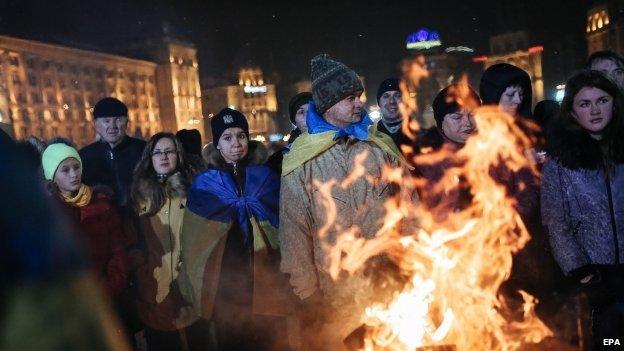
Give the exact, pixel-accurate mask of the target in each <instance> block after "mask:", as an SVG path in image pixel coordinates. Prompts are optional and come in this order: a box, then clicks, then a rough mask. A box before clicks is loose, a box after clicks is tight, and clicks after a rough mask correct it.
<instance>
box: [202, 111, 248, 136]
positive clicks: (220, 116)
mask: <svg viewBox="0 0 624 351" xmlns="http://www.w3.org/2000/svg"><path fill="white" fill-rule="evenodd" d="M235 127H238V128H240V129H242V130H243V131H244V132H245V134H247V137H248V138H249V124H247V118H245V116H244V115H243V114H242V113H240V112H238V111H236V110H232V109H231V108H227V107H226V108H224V109H223V110H221V112H219V113H217V115H216V116H214V117H212V119H211V120H210V128H211V129H212V143H213V144H215V145H216V144H217V143H219V138H221V134H223V132H225V130H226V129H228V128H235Z"/></svg>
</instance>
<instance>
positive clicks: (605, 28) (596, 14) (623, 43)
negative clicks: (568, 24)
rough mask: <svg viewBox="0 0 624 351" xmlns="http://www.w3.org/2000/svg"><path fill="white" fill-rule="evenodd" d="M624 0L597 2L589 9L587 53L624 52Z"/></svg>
mask: <svg viewBox="0 0 624 351" xmlns="http://www.w3.org/2000/svg"><path fill="white" fill-rule="evenodd" d="M623 9H624V1H623V0H611V1H605V2H601V3H598V4H596V5H595V6H593V7H591V8H590V9H589V10H588V11H587V24H586V27H585V38H586V39H587V53H588V55H591V54H592V53H593V52H596V51H601V50H611V51H615V52H617V53H619V54H620V55H621V54H623V53H624V18H623V17H622V12H623Z"/></svg>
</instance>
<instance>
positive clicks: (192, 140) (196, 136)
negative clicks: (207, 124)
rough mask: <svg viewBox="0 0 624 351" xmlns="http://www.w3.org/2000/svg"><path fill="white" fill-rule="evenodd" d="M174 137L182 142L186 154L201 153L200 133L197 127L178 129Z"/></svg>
mask: <svg viewBox="0 0 624 351" xmlns="http://www.w3.org/2000/svg"><path fill="white" fill-rule="evenodd" d="M176 137H178V140H180V142H181V143H182V147H184V151H185V152H186V153H187V154H192V155H201V146H202V145H201V134H200V133H199V130H197V129H182V130H178V132H177V133H176Z"/></svg>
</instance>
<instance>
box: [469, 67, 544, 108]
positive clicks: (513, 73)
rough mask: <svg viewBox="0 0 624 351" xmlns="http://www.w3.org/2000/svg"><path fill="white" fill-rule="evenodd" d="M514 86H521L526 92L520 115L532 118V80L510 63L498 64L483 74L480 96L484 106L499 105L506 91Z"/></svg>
mask: <svg viewBox="0 0 624 351" xmlns="http://www.w3.org/2000/svg"><path fill="white" fill-rule="evenodd" d="M512 85H520V86H521V87H522V90H523V92H524V98H523V99H522V104H521V105H520V106H519V108H518V113H519V114H520V115H521V116H523V117H530V116H531V104H532V103H533V88H532V86H531V78H530V77H529V75H528V73H526V72H525V71H524V70H522V69H520V68H518V67H516V66H514V65H510V64H508V63H498V64H495V65H493V66H490V67H489V68H488V69H486V70H485V72H483V76H482V77H481V83H480V85H479V95H480V96H481V100H482V101H483V104H484V105H498V103H499V101H500V98H501V96H502V95H503V92H505V89H507V88H508V87H510V86H512Z"/></svg>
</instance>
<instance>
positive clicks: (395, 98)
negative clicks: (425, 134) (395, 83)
mask: <svg viewBox="0 0 624 351" xmlns="http://www.w3.org/2000/svg"><path fill="white" fill-rule="evenodd" d="M400 102H401V92H400V91H396V90H394V91H386V92H384V93H383V94H381V97H379V109H380V111H381V118H383V119H384V120H388V121H396V120H397V119H400V118H401V117H400V112H399V103H400Z"/></svg>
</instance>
